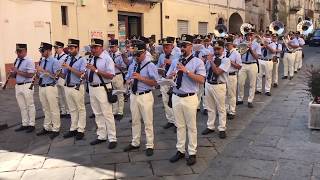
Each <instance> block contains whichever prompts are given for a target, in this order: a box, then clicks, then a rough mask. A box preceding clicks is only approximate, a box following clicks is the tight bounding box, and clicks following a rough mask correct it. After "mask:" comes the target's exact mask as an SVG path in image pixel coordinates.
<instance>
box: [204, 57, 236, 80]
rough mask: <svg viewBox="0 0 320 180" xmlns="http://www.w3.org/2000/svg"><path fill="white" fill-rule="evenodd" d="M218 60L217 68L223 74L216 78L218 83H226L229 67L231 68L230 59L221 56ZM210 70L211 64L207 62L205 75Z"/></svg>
mask: <svg viewBox="0 0 320 180" xmlns="http://www.w3.org/2000/svg"><path fill="white" fill-rule="evenodd" d="M219 58H220V59H221V64H220V66H219V68H220V69H222V70H223V73H222V74H220V75H219V76H218V82H222V83H227V81H228V76H229V74H228V70H229V69H230V66H231V63H230V59H229V58H227V57H225V56H221V57H219ZM210 69H211V63H210V62H209V61H207V63H206V70H207V74H208V72H209V70H210Z"/></svg>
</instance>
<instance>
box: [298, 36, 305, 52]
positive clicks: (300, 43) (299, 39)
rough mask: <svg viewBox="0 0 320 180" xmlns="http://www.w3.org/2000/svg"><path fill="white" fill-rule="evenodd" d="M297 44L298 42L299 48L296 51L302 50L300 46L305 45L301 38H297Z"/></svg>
mask: <svg viewBox="0 0 320 180" xmlns="http://www.w3.org/2000/svg"><path fill="white" fill-rule="evenodd" d="M298 42H299V45H300V47H299V48H298V49H301V50H302V46H304V45H305V44H306V42H305V41H304V39H303V38H300V37H299V38H298Z"/></svg>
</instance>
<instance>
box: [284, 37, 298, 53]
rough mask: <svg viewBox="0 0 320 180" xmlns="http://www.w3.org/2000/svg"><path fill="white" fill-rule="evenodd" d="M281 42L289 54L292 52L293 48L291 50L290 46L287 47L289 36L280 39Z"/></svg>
mask: <svg viewBox="0 0 320 180" xmlns="http://www.w3.org/2000/svg"><path fill="white" fill-rule="evenodd" d="M282 41H283V43H284V45H285V46H286V48H287V49H288V51H290V52H294V50H295V49H294V48H291V46H290V45H289V41H290V36H289V35H287V36H283V37H282Z"/></svg>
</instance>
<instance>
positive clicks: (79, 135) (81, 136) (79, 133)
mask: <svg viewBox="0 0 320 180" xmlns="http://www.w3.org/2000/svg"><path fill="white" fill-rule="evenodd" d="M83 137H84V133H83V132H77V134H76V140H81V139H83Z"/></svg>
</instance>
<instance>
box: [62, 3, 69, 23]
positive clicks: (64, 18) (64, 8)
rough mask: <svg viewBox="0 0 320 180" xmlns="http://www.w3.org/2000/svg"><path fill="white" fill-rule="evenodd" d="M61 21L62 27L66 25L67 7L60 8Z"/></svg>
mask: <svg viewBox="0 0 320 180" xmlns="http://www.w3.org/2000/svg"><path fill="white" fill-rule="evenodd" d="M61 21H62V25H65V26H67V25H68V7H67V6H61Z"/></svg>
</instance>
